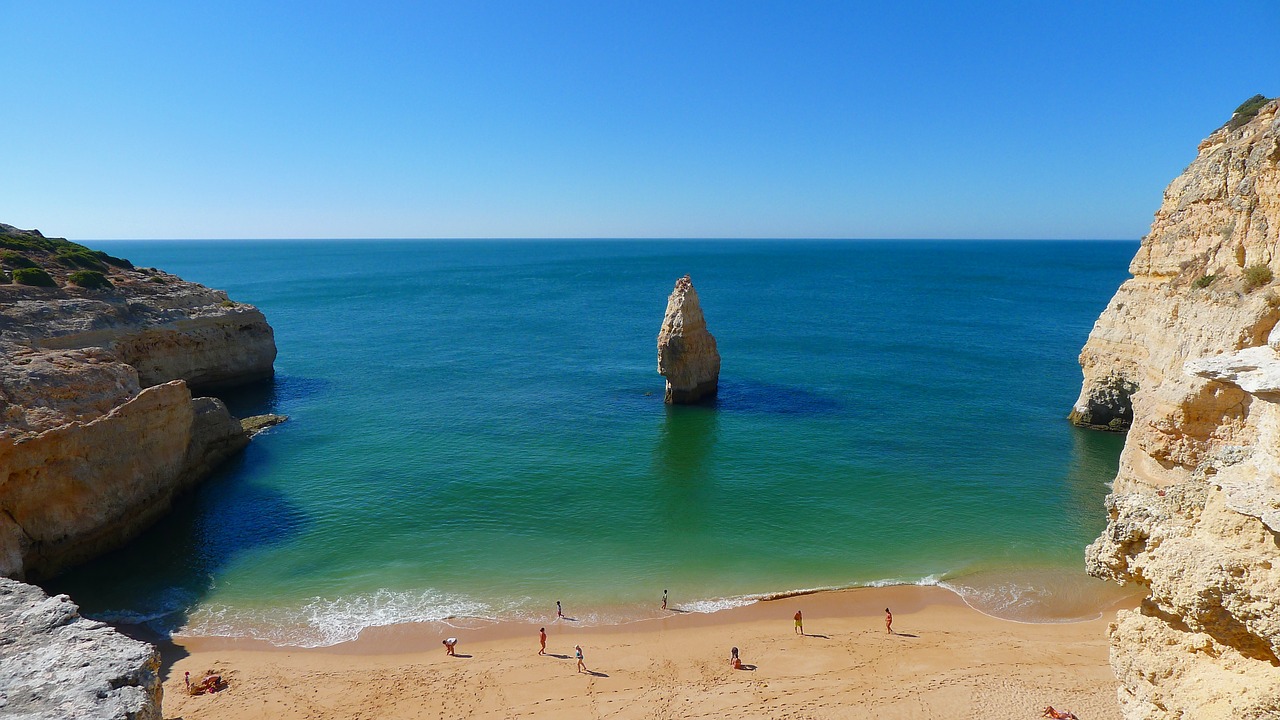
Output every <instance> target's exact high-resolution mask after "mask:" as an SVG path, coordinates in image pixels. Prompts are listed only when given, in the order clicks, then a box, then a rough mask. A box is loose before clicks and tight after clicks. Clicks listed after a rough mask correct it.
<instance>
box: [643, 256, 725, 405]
mask: <svg viewBox="0 0 1280 720" xmlns="http://www.w3.org/2000/svg"><path fill="white" fill-rule="evenodd" d="M658 374H660V375H664V376H666V378H667V392H666V401H667V402H668V403H676V404H686V403H696V402H698V401H700V400H704V399H706V398H711V397H715V395H716V390H717V389H718V387H719V382H720V353H718V352H716V339H715V338H714V337H712V335H711V333H710V332H708V331H707V322H706V320H705V319H703V317H702V305H701V304H699V303H698V292H697V291H696V290H694V289H693V280H691V279H690V278H689V276H688V275H685V276H684V277H682V278H680V279H679V280H677V281H676V286H675V289H674V290H672V291H671V297H669V298H667V312H666V315H665V316H664V317H663V318H662V329H661V330H659V331H658Z"/></svg>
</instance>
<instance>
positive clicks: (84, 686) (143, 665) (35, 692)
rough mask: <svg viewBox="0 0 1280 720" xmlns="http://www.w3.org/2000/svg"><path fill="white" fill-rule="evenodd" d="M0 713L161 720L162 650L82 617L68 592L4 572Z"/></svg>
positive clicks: (48, 718) (55, 719)
mask: <svg viewBox="0 0 1280 720" xmlns="http://www.w3.org/2000/svg"><path fill="white" fill-rule="evenodd" d="M0 658H3V662H0V715H3V716H5V717H15V718H26V719H27V720H64V719H65V718H78V719H80V720H160V718H161V713H160V695H161V686H160V674H159V672H160V654H159V653H158V652H156V649H155V648H153V647H151V646H150V645H147V644H146V643H141V642H138V641H136V640H130V639H129V638H127V637H125V636H123V635H121V634H120V633H118V632H116V631H115V630H112V629H111V628H109V627H107V626H106V625H103V624H102V623H99V622H93V621H91V620H86V619H84V618H82V617H80V614H79V612H78V608H76V606H75V605H74V604H73V603H72V602H71V601H70V600H69V599H68V598H67V596H66V595H59V596H57V597H52V598H51V597H48V596H47V595H45V594H44V593H43V592H41V591H40V589H39V588H36V587H33V586H31V585H26V584H24V583H20V582H16V581H14V580H8V579H5V578H0Z"/></svg>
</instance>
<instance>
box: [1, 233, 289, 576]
mask: <svg viewBox="0 0 1280 720" xmlns="http://www.w3.org/2000/svg"><path fill="white" fill-rule="evenodd" d="M0 268H3V272H2V273H0V575H5V576H10V577H18V578H21V577H24V576H25V577H27V578H38V577H44V576H48V575H50V574H53V573H56V572H57V571H58V570H60V569H62V568H63V567H66V566H67V565H70V564H73V563H76V562H80V561H82V560H85V559H88V558H89V557H91V556H92V555H95V554H99V553H102V552H105V551H106V550H108V549H111V548H113V547H116V546H118V545H121V544H123V543H125V542H127V541H128V540H130V539H131V538H133V537H134V536H136V535H137V534H138V533H139V532H141V531H142V530H143V529H145V528H146V527H147V526H149V525H150V524H151V523H152V522H154V521H155V520H156V519H158V517H159V516H160V515H162V514H163V513H164V512H165V511H167V510H168V508H169V506H170V503H171V501H172V499H173V497H174V496H175V495H177V494H179V493H181V492H183V491H184V490H186V489H188V488H189V487H190V486H191V485H192V484H193V483H195V482H197V481H199V480H200V479H202V478H203V477H205V476H206V475H208V473H209V472H210V471H211V470H212V469H213V468H214V467H216V466H217V465H218V464H219V463H220V462H222V460H224V459H225V458H226V457H227V456H228V455H230V454H231V453H234V452H236V451H237V450H239V449H240V448H242V447H243V446H244V444H245V443H246V442H247V441H248V436H247V434H246V432H245V430H244V429H242V428H241V425H240V423H239V421H237V420H236V419H235V418H233V417H231V415H230V414H229V413H228V412H227V409H226V407H225V406H224V405H223V404H222V402H221V401H219V400H216V399H214V398H205V397H197V398H193V397H192V394H191V390H190V389H189V387H191V386H195V387H197V388H211V387H218V386H222V385H229V384H236V383H241V382H247V381H251V380H256V379H260V378H264V377H270V375H271V373H272V362H273V361H274V359H275V354H276V349H275V340H274V334H273V333H272V330H271V327H270V326H269V325H267V322H266V319H265V318H264V317H263V316H262V313H260V312H259V311H258V310H257V309H256V308H254V307H252V306H250V305H244V304H241V303H236V302H233V301H231V300H230V299H229V298H228V297H227V296H226V293H223V292H221V291H217V290H211V289H209V288H206V287H203V286H201V285H197V284H195V283H189V282H185V281H183V280H181V279H180V278H177V277H175V276H173V275H169V274H167V273H164V272H161V271H159V270H152V269H145V268H134V267H133V266H132V265H131V264H129V263H128V261H126V260H121V259H119V258H113V257H111V256H109V255H106V254H105V253H100V252H95V251H92V250H89V249H88V248H85V247H83V246H80V245H77V244H75V243H69V242H67V241H65V240H59V239H55V238H45V237H44V236H43V235H40V234H39V233H38V232H35V231H22V230H17V229H15V228H12V227H10V226H8V225H0ZM86 268H92V269H90V270H86ZM36 270H38V271H39V272H38V273H37V272H35V271H36ZM29 283H35V284H29Z"/></svg>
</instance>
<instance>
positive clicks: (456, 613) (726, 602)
mask: <svg viewBox="0 0 1280 720" xmlns="http://www.w3.org/2000/svg"><path fill="white" fill-rule="evenodd" d="M943 577H944V575H942V574H934V575H927V576H925V577H923V578H919V579H916V580H908V579H903V578H883V579H880V580H871V581H866V582H857V583H850V584H847V585H828V586H820V587H813V588H800V589H796V590H787V591H780V592H771V593H752V594H747V595H734V596H729V597H716V598H705V599H699V600H693V601H690V602H687V603H681V604H679V605H677V606H675V607H676V608H677V609H680V610H684V611H687V612H692V613H699V614H711V613H716V612H720V611H723V610H731V609H733V608H738V607H745V606H747V605H752V604H755V603H757V602H760V601H762V600H777V599H785V598H788V597H797V596H802V595H811V594H814V593H819V592H830V591H837V590H851V589H857V588H880V587H895V586H908V585H914V586H924V587H931V586H936V587H940V588H943V589H945V590H947V591H949V592H951V593H954V594H955V595H956V596H958V597H959V598H960V599H961V600H962V601H963V602H964V603H965V604H966V605H967V606H969V607H970V608H972V609H973V610H975V611H977V612H980V613H982V614H983V615H987V616H988V617H993V618H997V619H1001V620H1005V619H1007V618H1000V617H999V616H996V615H992V614H991V613H990V612H988V611H986V610H984V609H982V608H981V607H978V606H976V605H975V604H974V603H973V602H972V601H971V598H970V596H971V595H978V594H980V593H978V592H977V591H976V590H974V589H972V588H966V587H964V586H961V585H957V584H953V583H951V582H948V581H946V580H943ZM1009 585H1010V589H1013V587H1014V586H1013V585H1012V584H1009ZM1028 589H1030V588H1028ZM532 606H533V600H532V598H528V597H525V598H519V599H513V600H512V601H509V602H508V603H506V604H505V606H503V607H495V606H494V605H492V604H490V603H486V602H483V601H479V600H473V599H470V598H466V597H451V596H447V595H445V594H444V593H441V592H439V591H436V590H423V591H420V592H408V591H391V590H378V591H376V592H374V593H368V594H362V595H356V596H351V597H340V598H337V599H328V598H319V597H317V598H313V599H312V600H311V601H309V602H307V603H305V604H304V605H301V606H297V607H293V608H270V609H263V610H252V609H243V608H241V609H238V608H233V607H230V606H226V605H201V606H198V607H196V608H195V609H194V610H193V611H192V613H191V616H190V618H189V619H188V621H187V624H186V625H185V626H183V627H182V628H181V629H180V630H178V631H177V632H178V634H182V635H192V636H208V637H251V638H255V639H259V640H265V641H267V642H270V643H272V644H275V645H281V646H298V647H327V646H330V645H336V644H338V643H342V642H348V641H351V640H354V639H356V637H358V636H359V634H360V632H361V631H362V630H364V629H365V628H369V627H381V626H386V625H396V624H401V623H412V622H442V623H444V624H446V625H448V626H450V627H458V628H462V627H463V626H462V625H460V624H458V623H457V622H453V621H456V620H458V619H463V618H466V619H476V620H484V621H490V622H501V621H504V620H508V621H511V620H514V621H517V622H520V621H528V622H535V623H536V622H544V621H546V620H547V616H546V615H545V614H543V613H540V612H535V611H531V609H530V608H531V607H532ZM1006 606H1007V605H1006ZM173 612H174V611H172V610H171V611H168V612H165V613H162V614H160V617H163V616H165V615H169V614H172V613H173ZM647 619H651V618H648V617H632V618H627V617H623V616H608V615H601V614H595V613H588V614H582V615H581V616H580V617H579V619H578V620H577V623H578V624H579V626H590V625H623V624H631V623H633V622H643V621H644V620H647ZM1076 621H1077V620H1074V619H1072V620H1063V621H1060V622H1076ZM1012 622H1026V624H1037V623H1034V622H1030V621H1020V620H1013V621H1012Z"/></svg>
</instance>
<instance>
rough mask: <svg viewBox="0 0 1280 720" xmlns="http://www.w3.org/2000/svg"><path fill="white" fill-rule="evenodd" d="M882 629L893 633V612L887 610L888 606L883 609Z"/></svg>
mask: <svg viewBox="0 0 1280 720" xmlns="http://www.w3.org/2000/svg"><path fill="white" fill-rule="evenodd" d="M884 631H885V632H887V633H889V634H890V635H892V634H893V613H891V612H889V608H885V609H884Z"/></svg>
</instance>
